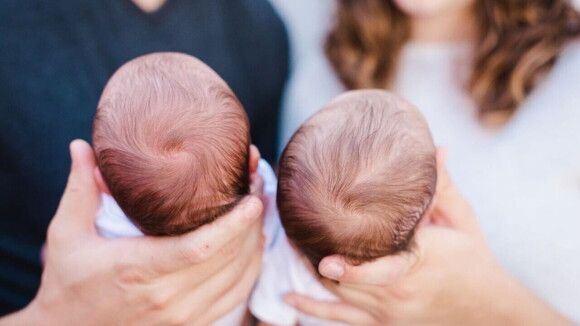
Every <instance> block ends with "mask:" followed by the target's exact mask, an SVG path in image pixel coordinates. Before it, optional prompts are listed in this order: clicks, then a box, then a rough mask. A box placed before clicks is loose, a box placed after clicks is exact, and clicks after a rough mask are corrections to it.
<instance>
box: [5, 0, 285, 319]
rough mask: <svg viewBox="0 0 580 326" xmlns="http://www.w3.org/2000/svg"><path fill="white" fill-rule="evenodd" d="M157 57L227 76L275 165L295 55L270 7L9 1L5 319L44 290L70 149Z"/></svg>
mask: <svg viewBox="0 0 580 326" xmlns="http://www.w3.org/2000/svg"><path fill="white" fill-rule="evenodd" d="M157 51H178V52H185V53H189V54H191V55H194V56H196V57H198V58H200V59H201V60H202V61H204V62H206V63H207V64H208V65H209V66H211V67H212V68H213V69H214V70H216V71H217V73H218V74H220V75H221V76H222V78H224V79H225V80H226V81H227V82H228V84H229V85H230V87H231V88H232V89H233V91H234V92H235V93H236V94H237V95H238V97H239V99H240V101H241V102H242V104H243V105H244V107H245V108H246V110H247V112H248V116H249V117H250V121H251V128H252V140H253V142H254V143H255V144H256V145H257V146H258V147H259V148H260V150H261V152H262V155H263V157H265V158H266V159H268V160H269V161H270V162H272V161H273V160H274V158H275V154H276V140H277V123H278V116H279V114H278V113H279V102H280V98H281V94H282V90H283V86H284V82H285V80H286V77H287V71H288V44H287V37H286V32H285V29H284V26H283V25H282V22H281V20H280V19H279V17H278V16H277V15H276V14H275V12H274V10H273V8H272V7H271V5H270V4H269V3H268V1H267V0H168V1H167V3H166V4H165V5H164V6H163V7H161V9H159V10H158V11H157V12H155V13H152V14H146V13H144V12H143V11H141V10H140V9H139V8H138V7H137V6H136V5H135V4H133V3H132V2H131V1H130V0H98V1H95V0H61V1H45V0H26V1H23V0H3V1H0V315H3V314H6V313H8V312H10V311H14V310H16V309H18V308H21V307H23V306H24V305H26V304H27V303H28V302H29V301H30V300H31V299H32V298H33V296H34V294H35V293H36V291H37V288H38V285H39V280H40V274H41V266H40V262H39V252H40V247H41V245H42V243H43V242H44V239H45V234H46V229H47V226H48V223H49V221H50V219H51V217H52V216H53V214H54V212H55V209H56V207H57V205H58V200H59V198H60V196H61V194H62V191H63V189H64V186H65V183H66V179H67V175H68V171H69V166H70V159H69V154H68V143H69V142H70V141H71V140H73V139H75V138H82V139H86V140H89V139H90V133H91V126H92V118H93V115H94V112H95V109H96V105H97V101H98V98H99V95H100V93H101V91H102V89H103V87H104V85H105V83H106V81H107V79H108V78H109V77H110V76H111V74H112V73H113V72H114V71H115V70H116V69H117V68H118V67H119V66H121V65H122V64H123V63H125V62H126V61H128V60H130V59H132V58H134V57H136V56H139V55H142V54H146V53H151V52H157ZM79 269H82V266H79Z"/></svg>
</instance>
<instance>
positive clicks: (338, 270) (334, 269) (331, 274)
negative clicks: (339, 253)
mask: <svg viewBox="0 0 580 326" xmlns="http://www.w3.org/2000/svg"><path fill="white" fill-rule="evenodd" d="M320 272H321V274H322V275H324V276H326V277H328V278H332V279H337V278H340V277H342V276H343V275H344V267H342V266H340V265H339V264H337V263H329V264H328V265H326V266H324V268H322V270H321V271H320Z"/></svg>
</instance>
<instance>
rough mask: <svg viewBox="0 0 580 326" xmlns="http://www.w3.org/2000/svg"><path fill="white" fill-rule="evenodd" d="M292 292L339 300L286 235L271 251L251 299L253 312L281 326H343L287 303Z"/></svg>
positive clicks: (277, 240)
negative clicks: (285, 300) (319, 279)
mask: <svg viewBox="0 0 580 326" xmlns="http://www.w3.org/2000/svg"><path fill="white" fill-rule="evenodd" d="M289 292H296V293H300V294H307V295H309V296H310V297H312V298H315V299H319V300H325V301H337V300H338V299H337V298H336V296H334V294H332V293H330V292H329V291H328V290H326V289H325V288H324V287H323V286H322V285H321V284H320V283H319V282H318V280H317V279H316V278H315V277H314V274H313V273H312V272H311V271H309V270H308V268H307V267H306V264H305V262H304V261H303V260H302V258H301V257H300V256H299V255H298V254H297V253H296V252H295V251H294V249H292V247H291V246H290V244H289V243H288V240H287V238H286V235H285V234H284V232H281V234H280V235H279V236H278V237H277V239H276V241H275V243H274V246H273V248H270V249H269V250H268V259H267V260H266V261H265V262H264V266H263V267H262V273H261V274H260V278H259V279H258V283H257V284H256V287H255V288H254V292H253V293H252V297H251V299H250V311H251V312H252V314H253V315H254V316H255V317H256V318H258V319H259V320H261V321H263V322H266V323H269V324H274V325H280V326H294V325H301V326H341V325H344V324H342V323H337V322H330V321H325V320H322V319H318V318H315V317H312V316H308V315H306V314H303V313H301V312H299V311H298V310H296V309H294V308H293V307H292V306H289V305H287V304H286V303H285V302H284V295H286V294H287V293H289Z"/></svg>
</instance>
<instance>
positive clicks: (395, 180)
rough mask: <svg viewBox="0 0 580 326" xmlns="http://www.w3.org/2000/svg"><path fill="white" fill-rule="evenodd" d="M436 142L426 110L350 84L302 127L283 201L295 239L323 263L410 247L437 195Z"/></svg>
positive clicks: (290, 155)
mask: <svg viewBox="0 0 580 326" xmlns="http://www.w3.org/2000/svg"><path fill="white" fill-rule="evenodd" d="M436 180H437V172H436V162H435V146H434V145H433V140H432V138H431V134H430V132H429V128H428V126H427V123H426V122H425V120H424V118H423V116H422V115H421V114H420V113H419V111H418V110H417V109H415V108H414V107H413V106H412V105H411V104H409V103H408V102H406V101H404V100H403V99H401V98H399V97H397V96H395V95H393V94H391V93H388V92H385V91H380V90H362V91H351V92H347V93H345V94H343V95H341V96H339V97H337V98H336V99H335V100H333V101H332V102H330V103H329V104H328V105H327V106H326V107H325V108H324V109H322V110H321V111H319V112H318V113H316V114H315V115H314V116H312V117H311V118H310V119H309V120H308V121H306V123H304V125H302V127H301V128H300V129H299V130H298V131H297V132H296V133H295V134H294V136H293V137H292V139H291V140H290V142H289V143H288V145H287V147H286V149H285V150H284V152H283V154H282V158H281V161H280V173H279V184H278V197H277V204H278V209H279V211H280V218H281V220H282V224H283V225H284V229H285V230H286V234H287V236H288V238H289V240H290V241H291V243H292V244H293V245H294V246H295V247H297V249H298V250H300V251H301V252H302V253H303V254H304V255H305V256H306V258H308V260H309V261H310V262H311V263H312V264H313V266H314V268H315V269H316V267H317V266H318V264H319V263H320V260H322V258H324V257H325V256H329V255H336V254H337V255H342V256H344V257H345V258H346V259H347V260H348V261H349V262H350V263H351V264H360V263H363V262H368V261H372V260H374V259H376V258H379V257H383V256H386V255H390V254H395V253H397V252H400V251H403V250H406V249H407V248H408V246H409V245H410V243H411V240H412V237H413V234H414V231H415V228H416V227H417V225H418V224H419V222H420V220H421V219H422V217H423V216H424V215H426V214H427V211H428V208H429V207H430V203H431V201H432V198H433V195H434V192H435V184H436Z"/></svg>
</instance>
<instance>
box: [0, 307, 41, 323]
mask: <svg viewBox="0 0 580 326" xmlns="http://www.w3.org/2000/svg"><path fill="white" fill-rule="evenodd" d="M28 325H50V322H49V321H48V320H47V319H46V318H44V317H43V314H42V312H41V310H40V309H39V307H38V305H37V304H36V302H35V301H32V302H31V303H30V304H29V305H28V306H26V307H24V308H23V309H22V310H19V311H16V312H14V313H12V314H10V315H7V316H4V317H2V318H0V326H28Z"/></svg>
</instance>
